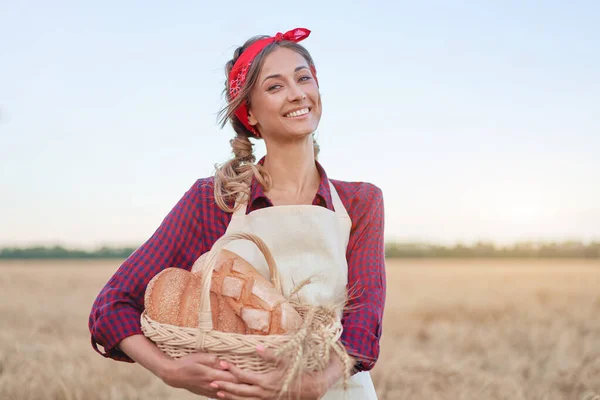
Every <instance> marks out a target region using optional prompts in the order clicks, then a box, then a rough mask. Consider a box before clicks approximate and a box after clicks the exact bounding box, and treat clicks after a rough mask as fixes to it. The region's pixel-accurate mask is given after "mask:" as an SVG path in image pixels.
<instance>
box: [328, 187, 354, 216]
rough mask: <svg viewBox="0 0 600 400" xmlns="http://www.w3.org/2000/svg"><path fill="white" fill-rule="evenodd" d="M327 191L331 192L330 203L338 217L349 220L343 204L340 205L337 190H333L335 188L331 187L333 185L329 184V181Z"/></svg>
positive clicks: (340, 201) (340, 200)
mask: <svg viewBox="0 0 600 400" xmlns="http://www.w3.org/2000/svg"><path fill="white" fill-rule="evenodd" d="M329 190H330V192H331V202H332V203H333V209H334V210H335V212H336V214H337V215H338V217H340V218H348V219H350V216H349V215H348V211H346V207H344V203H342V199H340V195H339V194H338V192H337V190H335V187H334V186H333V183H331V181H329Z"/></svg>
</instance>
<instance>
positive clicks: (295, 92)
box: [288, 84, 306, 101]
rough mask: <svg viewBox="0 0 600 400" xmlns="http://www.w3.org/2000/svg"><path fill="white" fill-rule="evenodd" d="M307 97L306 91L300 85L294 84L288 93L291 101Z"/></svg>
mask: <svg viewBox="0 0 600 400" xmlns="http://www.w3.org/2000/svg"><path fill="white" fill-rule="evenodd" d="M305 97H306V94H305V93H304V90H302V88H301V87H300V85H298V84H293V85H291V86H290V90H289V92H288V100H289V101H297V100H302V99H304V98H305Z"/></svg>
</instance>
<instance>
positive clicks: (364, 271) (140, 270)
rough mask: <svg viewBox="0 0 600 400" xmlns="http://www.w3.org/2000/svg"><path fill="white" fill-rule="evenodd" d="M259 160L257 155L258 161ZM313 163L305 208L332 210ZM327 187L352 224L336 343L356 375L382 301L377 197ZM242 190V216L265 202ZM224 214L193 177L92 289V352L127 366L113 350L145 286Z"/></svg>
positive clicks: (130, 327)
mask: <svg viewBox="0 0 600 400" xmlns="http://www.w3.org/2000/svg"><path fill="white" fill-rule="evenodd" d="M263 162H264V158H263V159H262V160H260V161H259V164H262V163H263ZM316 164H317V168H318V169H319V173H320V175H321V182H320V184H319V190H318V191H317V194H316V196H315V198H314V200H313V205H315V206H320V207H326V208H328V209H330V210H332V211H333V205H332V200H331V192H330V188H329V185H328V178H327V175H326V173H325V171H324V170H323V167H322V166H321V165H320V164H319V163H318V162H317V163H316ZM331 183H332V184H333V186H334V187H335V189H336V190H337V192H338V194H339V196H340V198H341V200H342V203H343V204H344V207H345V208H346V210H347V211H348V214H349V215H350V219H351V220H352V228H351V231H350V240H349V242H348V247H347V251H346V258H347V261H348V287H349V288H351V289H352V294H353V296H352V297H351V299H350V300H349V301H348V304H347V305H348V309H349V310H348V311H346V312H345V313H344V315H343V319H342V324H343V327H344V330H343V334H342V337H341V341H342V343H343V344H344V346H345V347H346V349H347V351H348V353H349V354H350V355H351V356H353V357H355V358H356V359H357V360H358V364H357V366H356V370H357V371H362V370H370V369H371V368H373V366H374V365H375V362H376V361H377V358H378V356H379V339H380V337H381V330H382V318H383V308H384V303H385V289H386V280H385V256H384V240H383V229H384V206H383V195H382V192H381V190H380V189H379V188H378V187H377V186H375V185H373V184H370V183H364V182H343V181H338V180H333V179H332V180H331ZM250 193H251V199H250V201H249V202H248V208H247V211H246V212H247V213H249V212H252V211H254V210H257V209H260V208H264V207H270V206H272V205H273V204H272V203H271V202H270V200H269V199H268V198H267V197H266V195H265V193H264V191H263V188H262V186H261V185H260V184H259V183H258V181H257V180H256V179H253V180H252V184H251V188H250ZM231 215H232V214H230V213H226V212H224V211H223V210H221V209H220V208H219V207H218V206H217V204H216V202H215V201H214V195H213V178H212V177H210V178H204V179H199V180H197V181H196V182H195V183H194V185H193V186H192V187H191V188H190V189H189V190H188V191H187V192H186V193H185V194H184V195H183V197H182V198H181V200H179V202H178V203H177V204H176V205H175V207H174V208H173V209H172V210H171V211H170V212H169V214H168V215H167V216H166V217H165V219H164V220H163V221H162V223H161V225H160V226H159V227H158V229H157V230H156V232H155V233H154V234H153V235H152V237H150V239H148V241H146V242H145V243H144V244H143V245H142V246H141V247H140V248H138V249H137V250H136V251H135V252H134V253H133V254H131V255H130V256H129V257H128V258H127V260H125V261H124V262H123V264H122V265H121V266H120V268H119V269H118V270H117V272H116V273H115V274H114V275H113V276H112V277H111V278H110V280H109V281H108V283H107V284H106V285H105V286H104V288H103V289H102V290H101V291H100V293H99V295H98V297H97V298H96V301H95V302H94V305H93V306H92V310H91V313H90V318H89V329H90V332H91V336H92V338H91V339H92V346H93V347H94V349H96V351H98V352H99V353H100V354H102V355H104V356H105V357H110V358H113V359H115V360H119V361H127V362H133V360H131V359H130V358H129V357H128V356H127V355H126V354H125V353H123V352H122V351H121V350H120V349H119V348H118V346H117V345H118V343H119V342H120V341H121V340H123V339H124V338H126V337H128V336H131V335H135V334H142V331H141V327H140V315H141V312H142V311H143V309H144V293H145V290H146V285H147V284H148V282H149V281H150V279H152V278H153V277H154V276H155V275H156V274H157V273H159V272H160V271H161V270H163V269H164V268H167V267H178V268H184V269H187V270H190V269H191V268H192V265H193V263H194V262H195V261H196V260H197V259H198V257H200V255H202V254H203V253H205V252H207V251H209V250H210V249H211V247H212V245H213V244H214V242H215V241H216V240H217V239H218V238H220V237H221V236H223V235H224V234H225V230H226V229H227V225H228V224H229V221H230V220H231ZM98 345H101V346H102V347H103V348H104V351H103V352H102V351H101V350H100V349H99V348H98Z"/></svg>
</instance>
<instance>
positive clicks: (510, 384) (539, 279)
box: [0, 259, 600, 400]
mask: <svg viewBox="0 0 600 400" xmlns="http://www.w3.org/2000/svg"><path fill="white" fill-rule="evenodd" d="M118 266H119V260H108V261H107V260H103V261H76V260H70V261H4V262H1V263H0V399H2V400H13V399H14V400H26V399H27V400H29V399H31V400H38V399H39V400H55V399H61V400H62V399H68V400H80V399H81V400H84V399H85V400H96V399H98V400H100V399H102V400H121V399H123V400H125V399H127V400H129V399H134V400H135V399H140V400H141V399H144V400H159V399H160V400H164V399H166V400H169V399H172V400H175V399H181V400H190V399H198V398H199V397H196V396H193V395H191V394H190V393H188V392H185V391H183V390H179V389H172V388H169V387H166V386H165V385H164V384H163V383H162V382H161V381H160V380H158V379H157V378H155V377H154V376H153V375H151V374H150V373H148V372H147V371H145V370H144V369H143V368H142V367H140V366H139V365H136V364H127V363H119V362H115V361H112V360H108V359H105V358H103V357H101V356H100V355H98V354H96V353H95V352H94V351H93V350H92V348H91V346H90V340H89V333H88V329H87V318H88V313H89V311H90V308H91V304H92V302H93V300H94V298H95V296H96V294H97V293H98V291H99V290H100V288H101V287H102V286H103V285H104V283H105V282H106V281H107V280H108V278H109V277H110V275H111V274H112V273H113V272H114V271H115V269H116V268H117V267H118ZM387 279H388V295H387V303H386V312H385V318H384V326H383V332H384V334H383V338H382V342H381V355H380V359H379V362H378V363H377V366H376V367H375V368H374V370H373V371H372V376H373V380H374V382H375V386H376V388H377V392H378V394H379V398H380V399H384V400H392V399H393V400H403V399H411V400H412V399H416V400H420V399H427V400H430V399H465V400H470V399H511V400H515V399H516V400H519V399H537V400H559V399H560V400H564V399H566V400H571V399H573V400H600V262H598V261H597V260H587V261H586V260H412V259H407V260H389V261H388V263H387Z"/></svg>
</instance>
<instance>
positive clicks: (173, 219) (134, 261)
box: [89, 182, 202, 362]
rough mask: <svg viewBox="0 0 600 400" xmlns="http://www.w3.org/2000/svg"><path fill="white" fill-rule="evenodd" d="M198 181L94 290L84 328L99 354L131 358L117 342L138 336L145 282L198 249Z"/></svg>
mask: <svg viewBox="0 0 600 400" xmlns="http://www.w3.org/2000/svg"><path fill="white" fill-rule="evenodd" d="M200 183H201V182H196V183H195V184H194V186H192V188H190V189H189V190H188V191H187V192H186V193H185V194H184V195H183V197H182V198H181V199H180V200H179V202H178V203H177V204H176V205H175V207H174V208H173V209H172V210H171V211H170V212H169V214H168V215H167V216H166V217H165V219H164V220H163V221H162V223H161V225H160V227H159V228H158V229H157V230H156V232H155V233H154V234H153V235H152V237H151V238H150V239H149V240H148V241H147V242H146V243H144V244H143V245H142V246H141V247H140V248H139V249H137V250H136V251H135V252H134V253H133V254H132V255H131V256H129V258H127V260H125V262H123V264H122V265H121V266H120V268H119V269H118V270H117V272H116V273H115V274H114V275H113V276H112V277H111V278H110V280H109V281H108V283H107V284H106V285H105V286H104V288H102V290H101V291H100V293H99V294H98V297H97V298H96V300H95V302H94V305H93V306H92V310H91V312H90V318H89V329H90V333H91V340H92V346H93V347H94V348H95V349H96V350H97V351H98V352H99V353H100V354H102V355H104V356H105V357H110V358H113V359H115V360H119V361H127V362H133V360H132V359H131V358H130V357H129V356H128V355H127V354H126V353H124V352H123V351H122V350H121V349H120V348H119V347H118V346H117V344H118V343H120V342H121V341H122V340H123V339H125V338H127V337H129V336H133V335H139V334H142V331H141V326H140V315H141V313H142V311H143V309H144V293H145V291H146V285H147V284H148V282H149V281H150V279H152V278H153V277H154V276H155V275H156V274H157V273H159V272H160V271H162V270H163V269H164V268H167V267H179V268H187V269H189V268H191V265H192V264H193V262H194V261H195V259H197V258H198V257H199V256H200V254H201V253H202V240H201V237H202V236H201V221H200V216H199V212H198V209H199V207H198V204H199V203H198V202H199V201H201V199H200V196H199V191H200V187H201V185H200ZM98 345H101V346H102V347H103V348H104V351H100V349H99V348H98Z"/></svg>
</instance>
